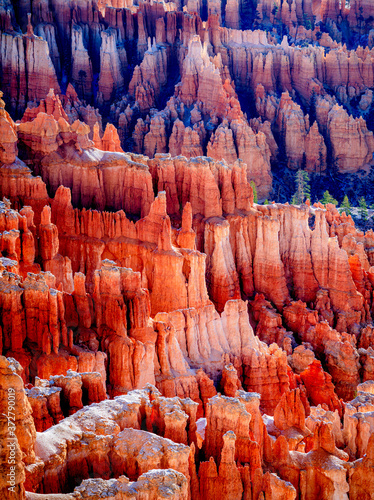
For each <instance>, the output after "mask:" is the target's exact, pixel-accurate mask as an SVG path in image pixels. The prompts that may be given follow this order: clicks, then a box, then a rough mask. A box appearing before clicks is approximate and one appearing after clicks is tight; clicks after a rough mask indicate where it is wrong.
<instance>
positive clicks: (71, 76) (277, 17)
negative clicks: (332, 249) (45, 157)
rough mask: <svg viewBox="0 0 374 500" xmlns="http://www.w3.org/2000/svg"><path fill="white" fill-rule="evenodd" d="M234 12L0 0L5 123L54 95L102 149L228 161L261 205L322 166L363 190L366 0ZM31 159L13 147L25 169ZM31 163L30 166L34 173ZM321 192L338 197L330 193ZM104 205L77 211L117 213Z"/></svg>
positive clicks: (263, 5)
mask: <svg viewBox="0 0 374 500" xmlns="http://www.w3.org/2000/svg"><path fill="white" fill-rule="evenodd" d="M242 3H243V2H242ZM242 3H241V2H237V1H233V2H228V3H227V2H226V3H222V2H220V1H211V2H208V3H206V2H205V3H204V2H197V1H189V2H187V3H186V5H184V6H183V5H182V4H181V2H176V3H173V4H172V3H168V4H159V3H155V4H152V5H150V4H149V2H142V1H141V2H140V3H139V4H138V5H133V2H132V1H131V0H129V1H126V2H122V1H120V2H117V1H115V2H110V3H107V4H105V2H101V1H97V0H95V1H90V2H78V3H76V2H74V1H72V0H69V1H67V2H64V3H62V2H61V1H59V0H51V1H50V2H49V3H48V2H47V1H45V0H43V1H39V2H37V3H34V4H33V3H30V2H22V3H21V4H19V3H18V2H13V1H11V0H2V2H1V3H0V54H1V57H0V67H1V72H0V74H1V78H0V86H1V88H2V89H3V91H4V93H5V100H6V102H7V104H8V109H9V110H10V111H11V113H12V116H14V117H16V118H22V115H23V113H24V111H25V110H26V116H27V117H28V118H30V117H33V119H34V118H35V114H34V113H35V112H36V111H35V110H36V109H39V111H43V112H46V113H47V114H51V110H50V108H49V109H48V106H47V109H46V110H45V109H43V105H42V107H41V101H43V99H45V96H46V95H47V94H48V92H49V90H50V89H51V88H53V89H54V92H55V94H56V95H57V94H60V95H61V103H62V106H63V110H64V112H63V114H62V117H63V118H64V119H65V120H66V121H67V122H68V123H69V125H71V126H72V125H73V124H74V123H75V122H76V120H79V121H81V122H84V123H86V124H87V125H89V126H90V132H89V139H91V140H92V139H93V138H94V139H95V145H96V147H97V148H98V149H99V150H102V151H107V152H121V151H122V150H123V151H131V152H133V153H137V154H144V155H146V156H148V157H149V158H150V159H153V157H154V156H155V155H156V154H159V153H162V154H164V153H170V154H171V156H172V157H175V156H179V155H183V156H185V157H186V158H187V159H190V158H196V157H200V156H202V155H207V156H208V157H212V158H213V159H214V160H217V161H223V160H224V161H226V162H227V163H228V164H232V163H234V162H235V161H236V160H237V159H239V160H242V161H243V162H244V163H245V164H246V166H247V178H248V181H250V182H251V181H253V182H254V183H255V185H256V188H257V193H258V197H259V200H262V201H263V200H265V198H267V199H269V198H272V199H277V201H286V200H287V199H289V198H290V195H292V190H293V186H292V185H291V184H292V183H290V181H289V178H288V176H289V175H291V172H289V170H291V171H292V170H295V169H299V168H306V170H307V171H308V172H310V173H312V174H315V175H317V176H320V177H322V178H323V180H324V181H325V182H329V179H330V177H329V175H326V174H328V173H329V171H330V170H331V169H333V171H334V172H336V171H338V172H339V173H340V174H341V175H342V176H343V178H344V179H346V182H347V183H349V182H352V179H351V177H350V175H352V174H353V175H355V176H356V177H355V179H356V180H357V181H359V182H360V176H359V175H356V174H358V173H359V172H361V171H364V172H365V171H367V170H368V168H370V166H371V164H372V162H373V153H374V139H373V134H372V125H371V121H372V120H371V115H372V112H373V90H372V89H373V86H374V71H373V60H374V59H373V58H374V55H373V50H374V42H373V41H374V35H373V33H374V24H373V20H372V18H373V16H372V13H373V8H372V6H371V4H370V2H369V0H366V1H363V0H362V1H361V0H360V1H358V0H357V1H355V2H353V3H351V4H350V5H348V4H347V5H346V4H344V5H343V4H342V2H337V1H335V0H331V1H330V0H329V1H327V0H323V1H311V0H308V1H307V0H304V1H295V0H294V1H290V0H285V1H278V0H277V2H275V3H274V2H273V3H272V2H271V1H270V0H261V1H258V2H257V5H256V6H254V4H253V2H249V1H248V2H244V3H243V5H242ZM28 14H29V15H28ZM249 28H250V29H249ZM270 28H271V29H270ZM360 37H361V38H360ZM36 114H37V113H36ZM102 119H104V124H106V123H107V122H109V123H108V125H107V128H106V131H105V134H104V131H103V128H102ZM23 121H24V119H23ZM96 122H97V123H98V125H99V130H98V131H97V132H96V134H94V125H95V123H96ZM38 123H40V122H38ZM40 124H41V123H40ZM113 125H114V127H115V128H116V129H117V130H118V132H116V131H115V130H114V128H113ZM108 127H109V128H108ZM94 135H95V137H93V136H94ZM9 141H10V144H11V143H12V142H14V141H12V138H11V137H10V136H9ZM44 152H46V151H44ZM29 154H30V151H29V150H28V149H27V146H22V147H21V148H20V158H21V159H22V160H26V163H28V160H29ZM37 156H38V158H37V160H38V161H37V162H36V163H35V164H34V162H32V163H31V162H30V163H31V167H32V170H33V172H34V173H36V174H37V175H39V174H41V173H42V169H41V166H40V164H39V162H40V160H41V158H40V155H37ZM66 156H69V160H72V158H71V155H67V154H66V155H65V156H64V155H63V158H64V159H65V158H66ZM110 158H111V159H110V162H112V161H115V160H114V158H113V157H112V156H111V157H110ZM90 160H91V161H92V162H93V164H95V165H96V164H97V163H101V161H102V158H101V157H97V156H96V157H95V156H93V157H90ZM4 161H5V162H8V163H11V161H10V159H4ZM103 161H104V162H106V161H109V160H107V158H105V159H104V160H103ZM57 163H58V158H57V157H56V158H54V164H57ZM86 163H88V158H86ZM279 165H281V168H279ZM277 167H278V168H277ZM46 175H47V174H43V179H44V180H45V181H46V184H47V186H48V189H52V190H55V189H56V187H55V186H54V185H53V184H54V183H53V181H52V180H51V181H50V180H49V179H48V180H46V177H45V176H46ZM274 175H275V176H276V179H275V181H276V182H275V183H274V179H273V177H274ZM360 175H362V173H361V174H360ZM278 181H279V182H280V184H281V186H282V189H279V185H278ZM62 182H63V183H65V185H66V181H65V180H63V181H62ZM92 182H93V181H92ZM96 182H100V180H98V181H96ZM50 184H51V185H50ZM318 185H319V184H318V182H317V183H316V186H317V188H316V189H318ZM57 187H58V186H57ZM329 187H330V189H332V190H334V191H336V194H335V197H336V196H338V198H339V201H340V198H342V197H343V191H342V190H341V189H340V187H338V185H337V184H336V183H335V184H334V183H331V185H330V186H329ZM350 194H351V197H355V196H356V194H355V190H354V189H353V190H352V193H351V192H350ZM363 194H365V193H363ZM318 196H322V191H321V193H318ZM73 200H74V203H75V198H74V195H73ZM106 201H107V200H106V199H103V197H102V195H100V196H99V197H98V199H97V200H93V199H92V197H90V198H89V199H87V200H86V199H84V200H81V201H79V202H78V201H77V203H81V204H82V205H83V206H86V208H89V207H90V206H92V204H95V206H97V207H98V208H100V209H101V210H102V209H103V208H106V207H108V208H111V209H118V207H117V206H112V205H110V204H108V205H105V203H106ZM373 201H374V200H373ZM103 203H104V206H103V205H102V204H103ZM142 215H145V214H142Z"/></svg>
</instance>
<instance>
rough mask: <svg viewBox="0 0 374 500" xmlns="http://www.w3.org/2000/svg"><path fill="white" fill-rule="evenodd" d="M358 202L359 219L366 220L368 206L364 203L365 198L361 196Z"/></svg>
mask: <svg viewBox="0 0 374 500" xmlns="http://www.w3.org/2000/svg"><path fill="white" fill-rule="evenodd" d="M358 204H359V209H358V215H359V216H360V219H361V220H363V221H364V222H366V221H367V220H368V217H369V213H368V207H367V205H366V200H365V198H364V197H363V196H362V197H361V198H360V199H359V200H358Z"/></svg>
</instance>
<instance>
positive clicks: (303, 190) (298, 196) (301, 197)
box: [291, 169, 310, 205]
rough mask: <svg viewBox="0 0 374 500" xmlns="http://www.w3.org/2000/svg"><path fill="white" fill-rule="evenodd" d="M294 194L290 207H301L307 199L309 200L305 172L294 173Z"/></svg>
mask: <svg viewBox="0 0 374 500" xmlns="http://www.w3.org/2000/svg"><path fill="white" fill-rule="evenodd" d="M295 183H296V192H295V194H294V195H293V197H292V200H291V203H292V205H301V203H304V201H305V200H306V199H307V198H310V187H309V175H308V172H306V171H305V170H301V169H300V170H298V171H297V172H296V179H295Z"/></svg>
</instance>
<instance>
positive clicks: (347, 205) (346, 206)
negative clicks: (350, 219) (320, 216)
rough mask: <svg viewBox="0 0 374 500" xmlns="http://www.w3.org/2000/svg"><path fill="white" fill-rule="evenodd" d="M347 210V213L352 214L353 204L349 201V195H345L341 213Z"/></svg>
mask: <svg viewBox="0 0 374 500" xmlns="http://www.w3.org/2000/svg"><path fill="white" fill-rule="evenodd" d="M342 212H345V213H346V215H352V211H351V204H350V203H349V199H348V196H347V195H345V196H344V198H343V201H342V202H341V204H340V213H342Z"/></svg>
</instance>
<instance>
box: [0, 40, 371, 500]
mask: <svg viewBox="0 0 374 500" xmlns="http://www.w3.org/2000/svg"><path fill="white" fill-rule="evenodd" d="M199 50H200V49H199ZM282 99H283V101H284V103H283V104H281V107H280V109H288V108H287V107H288V106H290V104H285V103H286V102H290V101H289V97H288V96H287V95H284V96H283V97H282ZM291 107H292V104H291ZM1 109H2V110H3V111H2V120H3V124H2V127H3V128H4V130H5V131H9V133H8V132H6V133H5V134H4V135H3V136H2V137H1V139H0V140H1V141H2V150H3V151H4V155H5V157H4V159H3V161H4V163H3V166H2V167H1V169H2V170H1V171H2V172H3V175H2V177H1V192H2V194H3V195H5V196H8V197H9V199H7V198H4V201H3V202H0V251H1V257H0V266H1V267H0V312H1V313H0V318H1V319H0V340H1V342H0V347H1V351H2V354H3V357H2V358H1V359H2V361H1V363H2V364H3V369H2V370H0V377H2V379H1V380H0V382H1V383H0V386H1V387H3V388H4V389H3V396H2V398H0V404H1V413H2V414H4V415H5V416H6V415H7V412H8V411H9V410H8V406H7V405H8V402H9V400H8V399H7V398H8V394H9V388H11V389H12V388H13V387H14V390H15V391H16V392H15V402H16V406H17V409H19V412H20V413H19V415H21V414H22V418H21V419H20V418H18V419H17V420H16V422H15V425H16V428H17V432H16V436H15V437H13V439H14V450H15V451H14V453H15V461H16V465H15V467H16V469H15V471H16V477H17V479H16V481H15V488H16V489H17V494H19V498H27V495H28V496H29V498H33V496H32V493H33V492H34V493H38V494H39V495H41V496H40V498H48V497H49V496H51V495H52V494H60V496H61V498H66V499H68V498H69V499H71V498H92V499H94V498H96V499H99V498H104V497H105V495H108V494H109V492H110V494H111V495H112V496H114V498H121V496H123V495H130V493H131V495H132V497H134V498H139V499H140V498H149V499H153V498H156V497H157V498H175V499H189V498H191V499H198V500H199V499H215V498H217V495H219V496H220V497H222V496H223V497H224V498H226V499H227V500H228V499H232V498H238V500H239V499H241V498H243V496H244V498H250V499H251V500H254V499H258V498H285V499H296V498H298V497H301V496H302V495H304V496H305V495H309V497H310V498H316V499H317V498H319V496H320V495H321V494H322V493H321V492H323V495H324V497H325V498H331V499H332V498H335V497H338V498H348V494H349V498H357V499H358V498H361V497H362V494H363V492H364V491H367V488H368V487H371V482H372V475H371V472H370V470H371V469H370V468H371V462H370V460H371V458H370V457H371V455H372V447H373V446H372V445H373V440H372V439H370V434H371V428H372V425H373V424H372V420H373V419H372V411H373V408H374V401H372V398H373V393H374V390H373V388H372V385H373V384H372V377H373V373H374V368H373V366H374V365H373V359H374V355H373V346H372V345H371V341H372V337H373V335H372V333H373V326H372V310H373V291H372V287H373V283H374V279H373V275H374V269H373V267H371V263H372V258H373V257H372V246H373V241H374V240H373V233H372V231H368V232H367V233H362V232H361V231H358V230H357V229H356V228H355V225H354V223H353V221H352V219H351V217H350V216H346V215H345V214H342V215H340V214H339V212H338V211H337V210H336V208H335V207H334V206H333V205H328V206H327V208H321V205H316V206H310V205H309V204H308V205H302V206H298V207H297V206H291V205H288V204H286V205H283V204H275V203H273V204H270V205H258V204H256V203H254V202H253V190H252V187H251V185H250V183H249V179H248V175H247V174H248V170H247V167H246V165H245V163H244V162H243V161H241V160H240V159H233V162H232V163H229V164H228V163H227V162H225V161H218V160H213V159H212V158H206V157H199V158H190V159H187V158H184V157H181V156H178V157H175V158H172V157H171V155H170V154H167V153H163V154H157V155H156V156H155V158H152V159H150V158H148V157H146V156H142V155H135V154H132V153H124V152H123V151H121V150H119V149H120V147H119V146H118V144H119V141H118V138H117V137H118V136H116V131H115V129H113V128H112V127H110V126H107V127H106V129H105V132H104V133H103V134H102V135H101V132H100V125H99V124H97V125H95V127H94V134H93V140H92V141H91V140H90V139H89V134H90V129H89V126H88V125H87V124H84V123H81V122H80V121H79V120H75V121H74V122H73V124H70V123H69V118H68V115H67V113H66V111H65V110H64V107H63V102H62V101H61V99H59V98H58V97H56V96H55V95H54V93H53V92H50V93H49V94H48V96H46V99H45V100H44V101H42V102H41V104H40V106H39V107H38V108H33V109H30V110H29V111H28V112H27V113H26V114H25V116H24V119H23V120H22V121H21V122H20V123H14V122H13V120H12V119H11V118H10V116H9V115H8V114H7V113H6V111H5V109H4V104H2V108H1ZM296 111H297V109H296ZM287 112H289V111H287ZM229 136H230V134H229ZM217 137H219V134H218V135H217ZM231 137H232V138H233V137H234V135H232V136H231ZM218 140H220V139H218ZM212 144H213V143H212ZM98 147H100V149H98ZM212 147H213V146H212ZM105 149H108V151H105ZM18 150H23V152H27V154H28V158H29V160H30V163H29V164H30V165H33V166H34V168H35V169H39V171H40V172H41V174H42V177H43V178H44V179H45V180H46V181H47V183H48V189H47V184H46V183H45V182H44V181H43V178H40V177H34V176H33V174H32V172H31V170H30V168H29V167H28V166H27V165H26V164H25V163H23V162H22V161H21V160H19V159H18V157H17V156H16V155H17V154H18ZM69 162H70V166H69ZM94 179H95V182H96V184H94V186H93V185H92V182H93V180H94ZM14 186H16V188H15V187H14ZM17 186H22V189H21V188H20V189H18V187H17ZM35 186H39V188H38V189H36V188H35ZM47 191H48V193H49V194H47ZM93 200H97V202H98V204H97V205H96V208H95V209H93V208H88V206H89V205H90V204H92V203H94V202H93ZM12 204H13V206H12ZM82 205H86V206H87V208H84V207H82ZM105 209H106V210H105ZM109 209H110V210H109ZM217 391H220V392H217ZM17 411H18V410H17ZM35 431H37V432H38V433H37V434H36V432H35ZM8 434H9V426H8V421H7V420H6V419H5V417H4V419H3V431H2V443H5V444H6V443H7V440H8V439H9V436H8ZM3 446H4V445H3ZM2 449H4V453H3V459H2V460H3V464H4V470H5V469H6V468H7V467H8V466H9V463H8V458H9V452H8V451H6V447H4V448H2ZM321 464H322V465H321ZM270 471H271V472H270ZM93 477H94V478H95V479H93ZM1 487H2V491H3V493H4V497H5V498H8V497H9V498H10V496H9V490H8V489H7V488H8V485H7V482H6V479H4V481H3V483H2V486H1ZM165 492H167V493H165ZM163 495H164V496H163ZM165 495H166V496H165Z"/></svg>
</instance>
